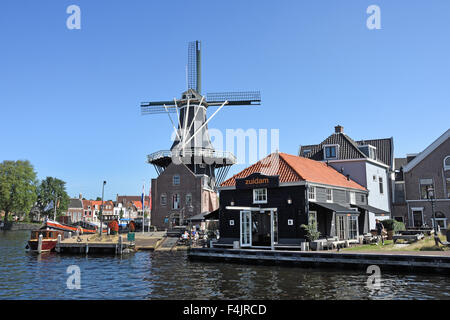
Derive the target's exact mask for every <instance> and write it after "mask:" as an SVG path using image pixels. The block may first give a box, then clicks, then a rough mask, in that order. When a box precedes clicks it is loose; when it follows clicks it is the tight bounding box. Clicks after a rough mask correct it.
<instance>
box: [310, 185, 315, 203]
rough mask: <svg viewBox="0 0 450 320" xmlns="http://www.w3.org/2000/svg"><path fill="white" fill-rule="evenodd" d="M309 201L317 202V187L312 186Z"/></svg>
mask: <svg viewBox="0 0 450 320" xmlns="http://www.w3.org/2000/svg"><path fill="white" fill-rule="evenodd" d="M308 199H309V200H316V187H313V186H310V187H309V190H308Z"/></svg>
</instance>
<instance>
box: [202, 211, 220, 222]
mask: <svg viewBox="0 0 450 320" xmlns="http://www.w3.org/2000/svg"><path fill="white" fill-rule="evenodd" d="M204 218H205V220H219V209H217V210H214V211H211V212H209V213H206V214H205V216H204Z"/></svg>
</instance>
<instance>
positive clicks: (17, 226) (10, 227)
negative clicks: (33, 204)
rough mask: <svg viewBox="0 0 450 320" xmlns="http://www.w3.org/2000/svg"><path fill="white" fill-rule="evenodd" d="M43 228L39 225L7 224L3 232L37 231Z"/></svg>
mask: <svg viewBox="0 0 450 320" xmlns="http://www.w3.org/2000/svg"><path fill="white" fill-rule="evenodd" d="M40 227H41V224H37V223H17V222H7V223H6V224H5V225H4V226H3V228H2V229H1V230H8V231H19V230H36V229H39V228H40Z"/></svg>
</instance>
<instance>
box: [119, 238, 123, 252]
mask: <svg viewBox="0 0 450 320" xmlns="http://www.w3.org/2000/svg"><path fill="white" fill-rule="evenodd" d="M119 250H120V254H122V236H119Z"/></svg>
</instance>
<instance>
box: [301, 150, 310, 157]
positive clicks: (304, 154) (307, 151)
mask: <svg viewBox="0 0 450 320" xmlns="http://www.w3.org/2000/svg"><path fill="white" fill-rule="evenodd" d="M310 153H311V149H305V150H303V156H304V157H307V156H309V154H310Z"/></svg>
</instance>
